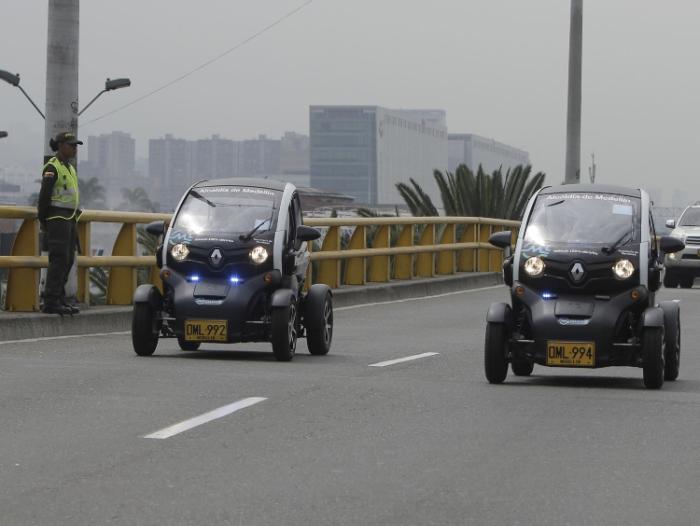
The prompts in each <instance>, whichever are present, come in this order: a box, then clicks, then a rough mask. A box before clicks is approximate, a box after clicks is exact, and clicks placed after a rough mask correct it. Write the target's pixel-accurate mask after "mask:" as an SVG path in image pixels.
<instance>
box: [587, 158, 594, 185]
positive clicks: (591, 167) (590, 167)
mask: <svg viewBox="0 0 700 526" xmlns="http://www.w3.org/2000/svg"><path fill="white" fill-rule="evenodd" d="M595 170H596V164H595V154H594V153H592V154H591V165H590V166H589V167H588V177H589V179H590V180H591V184H593V183H595Z"/></svg>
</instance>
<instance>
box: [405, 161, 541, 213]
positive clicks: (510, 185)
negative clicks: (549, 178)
mask: <svg viewBox="0 0 700 526" xmlns="http://www.w3.org/2000/svg"><path fill="white" fill-rule="evenodd" d="M433 176H434V177H435V181H436V183H437V185H438V188H439V190H440V198H441V200H442V206H443V208H444V209H445V215H448V216H468V217H492V218H501V219H520V218H521V217H522V215H523V213H524V211H525V205H526V204H527V201H528V200H529V199H530V197H531V196H532V195H533V194H534V193H535V192H536V191H537V190H539V189H540V188H542V184H543V183H544V178H545V174H544V173H543V172H537V173H536V174H534V175H532V167H531V166H530V165H527V166H522V165H518V166H515V167H513V168H510V169H508V171H507V172H506V175H505V177H504V176H503V173H502V171H501V169H500V168H499V169H498V170H494V171H493V172H492V173H491V174H487V173H486V172H484V170H483V169H482V167H481V166H479V169H478V170H477V173H476V175H474V173H473V172H472V171H471V170H470V169H469V168H468V167H467V166H466V165H464V164H461V165H459V166H458V167H457V170H455V172H454V173H451V172H445V174H443V173H442V172H441V171H439V170H435V171H434V172H433ZM410 182H411V185H412V186H409V185H407V184H405V183H398V184H397V185H396V187H397V189H398V191H399V194H400V195H401V197H402V198H403V200H404V201H405V202H406V204H407V205H408V207H409V209H410V210H411V213H412V214H413V215H414V216H437V215H439V214H438V211H437V208H436V207H435V205H434V204H433V202H432V200H431V199H430V196H429V195H427V194H426V193H425V192H424V191H423V189H422V188H421V187H420V185H419V184H418V183H417V182H416V181H415V180H413V179H411V180H410Z"/></svg>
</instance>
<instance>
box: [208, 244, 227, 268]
mask: <svg viewBox="0 0 700 526" xmlns="http://www.w3.org/2000/svg"><path fill="white" fill-rule="evenodd" d="M209 259H210V260H211V264H212V265H214V266H215V267H218V266H219V265H221V262H222V261H223V260H224V256H223V254H222V253H221V250H220V249H218V248H215V249H214V250H212V251H211V254H209Z"/></svg>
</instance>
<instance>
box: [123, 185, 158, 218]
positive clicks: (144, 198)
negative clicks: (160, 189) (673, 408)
mask: <svg viewBox="0 0 700 526" xmlns="http://www.w3.org/2000/svg"><path fill="white" fill-rule="evenodd" d="M122 198H123V199H124V201H122V203H121V204H120V205H119V209H120V210H126V211H130V212H155V210H156V204H155V203H153V201H151V199H150V198H149V197H148V193H146V190H144V189H143V188H141V187H140V186H138V187H136V188H134V189H133V190H130V189H129V188H122Z"/></svg>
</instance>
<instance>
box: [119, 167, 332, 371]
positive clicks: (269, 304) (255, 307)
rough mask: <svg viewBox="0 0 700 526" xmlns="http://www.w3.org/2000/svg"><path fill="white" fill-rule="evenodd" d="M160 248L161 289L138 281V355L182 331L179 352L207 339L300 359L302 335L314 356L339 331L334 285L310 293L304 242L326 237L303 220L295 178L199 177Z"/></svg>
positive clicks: (155, 229) (160, 228)
mask: <svg viewBox="0 0 700 526" xmlns="http://www.w3.org/2000/svg"><path fill="white" fill-rule="evenodd" d="M147 231H148V232H150V233H151V234H153V235H157V236H164V238H162V237H161V239H162V247H159V249H158V251H157V254H156V261H157V265H158V267H159V268H160V277H161V280H162V293H161V291H160V290H159V288H158V287H156V286H154V285H141V286H139V287H138V288H137V289H136V292H135V294H134V311H133V320H132V331H131V333H132V342H133V346H134V351H136V354H138V355H141V356H148V355H151V354H153V352H154V351H155V349H156V346H157V345H158V339H159V338H177V340H178V342H179V345H180V348H182V349H183V350H188V351H194V350H197V349H198V348H199V346H200V344H201V343H203V342H207V343H235V342H259V341H270V342H271V343H272V350H273V353H274V355H275V357H276V358H277V359H278V360H280V361H288V360H291V359H292V358H293V357H294V353H295V349H296V343H297V338H299V337H304V336H305V337H306V341H307V345H308V348H309V352H310V353H311V354H316V355H322V354H327V353H328V351H329V349H330V346H331V340H332V336H333V303H332V293H331V290H330V289H329V288H328V287H327V286H326V285H322V284H315V285H312V286H311V287H309V289H308V292H305V291H304V282H305V278H306V272H307V268H308V265H309V250H308V248H307V243H308V242H310V241H312V240H314V239H317V238H318V237H319V236H320V233H319V232H318V230H316V229H314V228H311V227H308V226H305V225H303V222H302V215H301V204H300V200H299V194H298V192H297V190H296V188H295V187H294V185H292V184H291V183H278V182H274V181H269V180H265V179H243V178H235V179H219V180H209V181H202V182H199V183H197V184H195V185H193V186H192V187H191V188H190V189H189V190H188V191H187V192H186V193H185V195H184V196H183V198H182V199H181V201H180V203H179V205H178V207H177V209H176V210H175V214H174V215H173V219H172V222H171V224H170V225H169V227H168V228H167V230H166V228H165V224H164V223H163V222H155V223H151V224H150V225H148V227H147Z"/></svg>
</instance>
